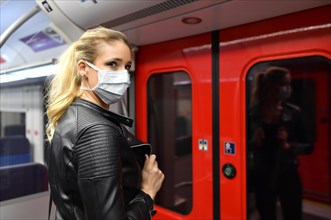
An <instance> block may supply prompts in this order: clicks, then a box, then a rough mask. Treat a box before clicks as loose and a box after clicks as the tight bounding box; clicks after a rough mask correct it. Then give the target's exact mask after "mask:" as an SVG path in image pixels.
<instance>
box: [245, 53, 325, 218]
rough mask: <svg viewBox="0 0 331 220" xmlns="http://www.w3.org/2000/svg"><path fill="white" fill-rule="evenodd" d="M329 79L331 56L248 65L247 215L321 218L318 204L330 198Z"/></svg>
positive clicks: (254, 216)
mask: <svg viewBox="0 0 331 220" xmlns="http://www.w3.org/2000/svg"><path fill="white" fill-rule="evenodd" d="M330 83H331V62H330V60H328V59H326V58H323V57H317V56H316V57H305V58H296V59H288V60H277V61H270V62H263V63H258V64H256V65H254V66H253V67H252V68H251V69H250V70H249V72H248V74H247V81H246V94H247V97H246V106H247V108H246V109H247V117H246V118H247V123H246V125H247V135H246V136H247V142H246V143H247V144H246V146H247V151H246V152H247V160H246V161H247V164H246V165H247V166H246V167H247V219H248V220H258V219H316V218H317V217H322V216H323V211H321V212H319V213H316V212H313V211H312V210H316V207H313V206H316V204H322V203H328V204H331V187H330V186H331V172H330V171H331V157H330V155H331V139H330V135H329V134H330V129H331V126H330V113H331V109H330V106H331V99H330V95H331V85H330ZM318 208H320V207H318ZM321 210H322V209H321ZM276 216H277V218H276ZM318 219H324V218H318Z"/></svg>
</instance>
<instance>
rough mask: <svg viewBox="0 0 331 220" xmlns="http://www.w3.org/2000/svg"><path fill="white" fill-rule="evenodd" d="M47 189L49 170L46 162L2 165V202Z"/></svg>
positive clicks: (0, 168)
mask: <svg viewBox="0 0 331 220" xmlns="http://www.w3.org/2000/svg"><path fill="white" fill-rule="evenodd" d="M47 190H48V172H47V167H46V166H45V165H44V164H41V163H26V164H19V165H13V166H5V167H0V202H1V201H5V200H9V199H14V198H18V197H22V196H27V195H31V194H34V193H39V192H44V191H47Z"/></svg>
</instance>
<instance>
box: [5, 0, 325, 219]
mask: <svg viewBox="0 0 331 220" xmlns="http://www.w3.org/2000/svg"><path fill="white" fill-rule="evenodd" d="M0 7H1V13H0V14H1V19H0V21H1V26H0V28H1V39H0V47H1V56H0V65H1V68H0V219H8V220H9V219H47V214H48V209H49V191H48V173H47V165H46V160H47V158H46V157H47V155H45V149H46V148H47V147H49V144H48V141H47V140H46V135H45V126H46V123H47V116H46V115H45V109H46V105H45V99H44V97H45V95H46V92H47V82H48V80H49V79H50V78H51V77H52V75H54V74H56V72H57V70H58V60H59V57H60V55H61V54H62V53H63V52H64V51H65V50H66V49H67V48H68V47H69V45H70V44H71V43H72V42H74V41H75V40H77V39H78V38H79V36H80V35H81V34H82V33H83V32H84V30H86V29H89V28H92V27H96V26H98V25H102V26H105V27H108V28H112V29H116V30H119V31H122V32H123V33H125V34H126V35H127V36H128V38H129V40H130V42H131V43H132V44H134V45H135V46H137V48H138V52H137V54H136V55H135V57H134V66H133V68H132V69H131V70H130V71H131V72H130V73H131V82H133V83H132V84H131V86H130V89H129V90H128V92H127V94H126V96H125V98H124V99H123V100H122V101H121V102H119V103H115V104H114V105H112V106H111V107H110V110H111V111H114V112H117V113H119V114H123V115H126V116H129V117H131V118H133V119H135V123H134V126H133V127H132V128H130V130H131V132H132V133H135V134H136V135H137V136H138V137H139V138H141V139H143V140H145V141H148V142H150V143H151V144H152V146H154V148H153V152H154V153H156V154H158V155H160V156H159V157H158V160H159V163H160V167H161V168H162V169H163V170H164V173H165V175H166V181H165V183H164V185H163V187H162V189H161V191H160V193H159V194H158V197H157V198H156V201H155V203H156V205H157V209H158V214H157V215H156V218H155V219H160V220H161V219H167V220H168V219H169V220H171V219H173V220H175V219H176V220H180V219H183V220H184V219H192V220H193V219H210V220H211V219H215V220H216V219H223V220H230V219H238V220H239V219H242V220H245V219H247V220H259V219H261V218H260V217H259V213H258V209H257V204H256V198H255V194H254V187H251V185H250V184H251V183H250V181H249V180H250V178H251V177H252V176H251V175H253V174H251V173H250V170H249V168H250V165H251V164H250V163H251V161H250V156H251V155H250V152H249V150H248V147H247V146H248V142H249V140H248V137H247V136H248V135H247V132H246V127H248V126H249V122H248V113H247V112H248V110H249V108H250V103H251V94H252V91H253V90H254V86H255V84H254V83H255V80H256V77H257V75H258V74H259V73H260V72H263V71H264V70H265V69H267V68H268V67H271V66H279V67H283V68H287V69H288V70H290V72H291V77H292V81H291V88H292V95H291V97H290V98H289V100H288V101H289V102H291V103H292V104H294V105H296V106H298V107H299V108H300V109H301V110H302V115H303V118H304V123H305V126H306V128H307V133H308V136H309V137H310V140H312V143H313V144H312V145H313V150H312V152H309V153H302V154H300V155H299V156H298V163H299V164H300V166H299V168H298V171H299V174H300V178H301V181H302V187H303V201H302V210H303V214H302V219H303V220H329V219H331V137H330V134H331V119H330V116H331V98H330V97H331V1H330V0H314V1H304V0H285V1H272V0H266V1H250V0H245V1H238V0H145V1H136V0H132V1H113V0H111V1H102V0H75V1H63V0H1V1H0ZM329 12H330V13H329ZM310 15H313V16H314V17H310ZM317 15H319V16H317ZM306 23H307V24H306ZM260 27H261V28H260ZM213 41H215V42H216V43H215V42H213ZM215 45H216V46H215ZM215 47H217V49H215ZM215 51H216V52H215ZM215 53H216V54H217V56H216V58H215ZM217 60H218V61H217ZM215 62H216V63H217V65H214V64H215ZM215 69H217V71H216V72H217V73H218V74H219V75H218V77H216V78H215V77H214V71H215ZM215 82H216V83H215ZM215 88H216V90H214V89H215ZM217 89H218V90H217ZM215 92H217V93H219V94H217V95H216V96H215ZM214 97H216V98H214ZM215 106H216V107H215ZM215 109H216V111H217V113H215ZM215 121H217V123H215ZM246 135H247V136H246ZM216 143H218V145H217V144H216ZM223 145H224V149H225V146H230V148H227V149H230V152H231V150H232V153H228V152H227V151H225V150H223ZM231 147H233V148H231ZM234 147H236V148H234ZM216 148H217V149H216ZM235 149H236V152H235ZM215 154H217V156H215ZM226 164H231V166H232V165H234V166H235V167H236V173H235V174H234V175H236V176H234V178H233V177H229V176H227V175H226V174H225V171H224V170H223V171H222V167H224V165H226ZM215 179H217V180H215ZM35 207H40V208H39V209H38V210H36V209H35ZM276 209H277V220H283V219H284V218H283V217H282V212H283V211H282V205H281V203H280V201H279V200H277V207H276ZM54 210H56V207H55V206H54V204H53V207H52V213H51V219H54V216H55V215H54V212H55V211H54ZM284 220H285V219H284Z"/></svg>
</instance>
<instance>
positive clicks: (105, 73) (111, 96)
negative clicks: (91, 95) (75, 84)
mask: <svg viewBox="0 0 331 220" xmlns="http://www.w3.org/2000/svg"><path fill="white" fill-rule="evenodd" d="M85 63H86V64H87V65H88V66H89V67H91V68H92V69H94V70H96V71H98V84H97V85H96V86H95V87H94V88H92V89H90V88H83V87H81V89H82V90H92V91H94V92H95V93H96V94H97V95H98V96H99V98H100V99H101V100H102V101H103V102H104V103H106V104H108V105H109V104H112V103H115V102H118V101H120V100H121V99H122V97H123V95H124V93H125V92H126V90H127V88H128V87H129V85H130V75H129V72H128V71H127V70H120V71H111V70H100V69H99V68H98V67H96V66H95V65H93V64H92V63H90V62H87V61H85Z"/></svg>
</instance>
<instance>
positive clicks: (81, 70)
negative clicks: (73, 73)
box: [77, 60, 87, 78]
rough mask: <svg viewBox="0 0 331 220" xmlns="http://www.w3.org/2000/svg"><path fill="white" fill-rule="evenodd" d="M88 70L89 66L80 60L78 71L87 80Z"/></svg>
mask: <svg viewBox="0 0 331 220" xmlns="http://www.w3.org/2000/svg"><path fill="white" fill-rule="evenodd" d="M86 68H87V65H86V63H85V61H84V60H79V61H78V62H77V71H78V73H79V75H80V76H81V77H84V78H87V75H86Z"/></svg>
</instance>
